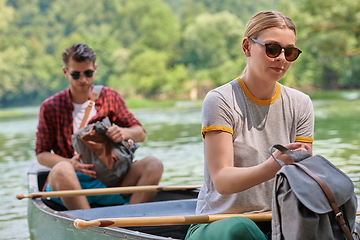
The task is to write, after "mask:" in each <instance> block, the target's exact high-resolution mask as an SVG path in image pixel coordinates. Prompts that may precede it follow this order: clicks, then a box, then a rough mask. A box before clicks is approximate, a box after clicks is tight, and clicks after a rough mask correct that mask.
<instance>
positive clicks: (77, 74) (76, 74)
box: [70, 69, 94, 80]
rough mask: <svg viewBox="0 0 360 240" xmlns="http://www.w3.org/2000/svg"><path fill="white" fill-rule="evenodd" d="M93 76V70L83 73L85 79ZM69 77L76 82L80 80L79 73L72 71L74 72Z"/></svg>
mask: <svg viewBox="0 0 360 240" xmlns="http://www.w3.org/2000/svg"><path fill="white" fill-rule="evenodd" d="M93 74H94V70H90V69H89V70H86V71H84V75H85V77H87V78H90V77H92V76H93ZM70 75H71V77H72V78H73V79H74V80H77V79H79V78H80V76H81V72H78V71H74V72H72V73H70Z"/></svg>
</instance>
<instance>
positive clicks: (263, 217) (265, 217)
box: [74, 212, 360, 229]
mask: <svg viewBox="0 0 360 240" xmlns="http://www.w3.org/2000/svg"><path fill="white" fill-rule="evenodd" d="M356 216H360V212H357V213H356ZM229 217H246V218H249V219H251V220H253V221H254V222H266V221H271V218H272V213H271V212H264V213H241V214H214V215H193V216H165V217H130V218H108V219H95V220H91V221H85V220H82V219H76V220H75V221H74V226H75V227H76V228H79V229H83V228H86V227H89V226H97V227H135V226H164V225H183V224H196V223H211V222H215V221H218V220H221V219H225V218H229Z"/></svg>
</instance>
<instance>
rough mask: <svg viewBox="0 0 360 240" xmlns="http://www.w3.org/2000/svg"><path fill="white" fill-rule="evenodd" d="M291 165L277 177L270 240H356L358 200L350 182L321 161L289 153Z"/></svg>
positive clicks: (283, 148)
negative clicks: (291, 160) (291, 159)
mask: <svg viewBox="0 0 360 240" xmlns="http://www.w3.org/2000/svg"><path fill="white" fill-rule="evenodd" d="M273 148H276V149H278V150H280V151H281V152H283V153H285V154H287V155H290V156H291V157H292V158H293V161H294V163H293V164H290V165H284V163H283V162H282V161H281V160H279V159H276V158H275V160H276V161H277V162H279V164H280V165H281V166H282V168H281V169H280V171H279V172H278V173H277V174H276V177H275V185H274V190H273V203H272V213H273V218H272V240H283V239H285V240H304V239H306V240H332V239H339V240H340V239H341V240H343V239H344V240H345V239H347V240H350V239H351V240H352V239H353V240H358V239H359V235H358V230H359V224H358V223H356V222H355V218H356V211H357V198H356V195H355V193H354V185H353V182H352V181H351V179H350V178H349V177H348V176H347V175H346V174H345V173H343V172H342V171H341V170H339V169H338V168H337V167H335V166H334V165H333V164H332V163H330V162H329V161H328V160H326V159H325V158H324V157H322V156H319V155H316V156H312V157H310V154H309V153H308V152H302V151H299V152H297V151H290V150H288V149H287V148H285V147H284V146H282V145H274V146H273V147H271V149H270V153H271V154H272V149H273Z"/></svg>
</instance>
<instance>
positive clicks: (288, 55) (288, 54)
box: [249, 38, 302, 62]
mask: <svg viewBox="0 0 360 240" xmlns="http://www.w3.org/2000/svg"><path fill="white" fill-rule="evenodd" d="M249 39H250V40H251V41H253V42H254V43H258V44H261V45H264V46H265V47H266V55H267V56H268V57H270V58H276V57H278V56H279V55H280V54H281V52H282V50H283V49H284V50H285V59H286V60H287V61H289V62H293V61H295V60H296V59H297V58H298V57H299V55H300V53H302V51H301V50H300V49H298V48H296V47H287V48H284V47H282V46H280V44H278V43H263V42H260V41H259V40H256V39H252V38H249Z"/></svg>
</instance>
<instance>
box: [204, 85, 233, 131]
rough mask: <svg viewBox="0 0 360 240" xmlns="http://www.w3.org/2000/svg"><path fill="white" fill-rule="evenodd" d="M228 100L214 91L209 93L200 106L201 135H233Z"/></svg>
mask: <svg viewBox="0 0 360 240" xmlns="http://www.w3.org/2000/svg"><path fill="white" fill-rule="evenodd" d="M228 101H229V100H228V99H226V97H224V96H223V95H222V94H221V93H220V92H218V91H216V90H212V91H210V92H209V93H208V94H207V95H206V97H205V99H204V101H203V105H202V134H203V137H204V133H206V132H210V131H224V132H228V133H231V134H233V125H234V124H233V122H234V118H233V113H232V111H231V108H230V106H229V104H228Z"/></svg>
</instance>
